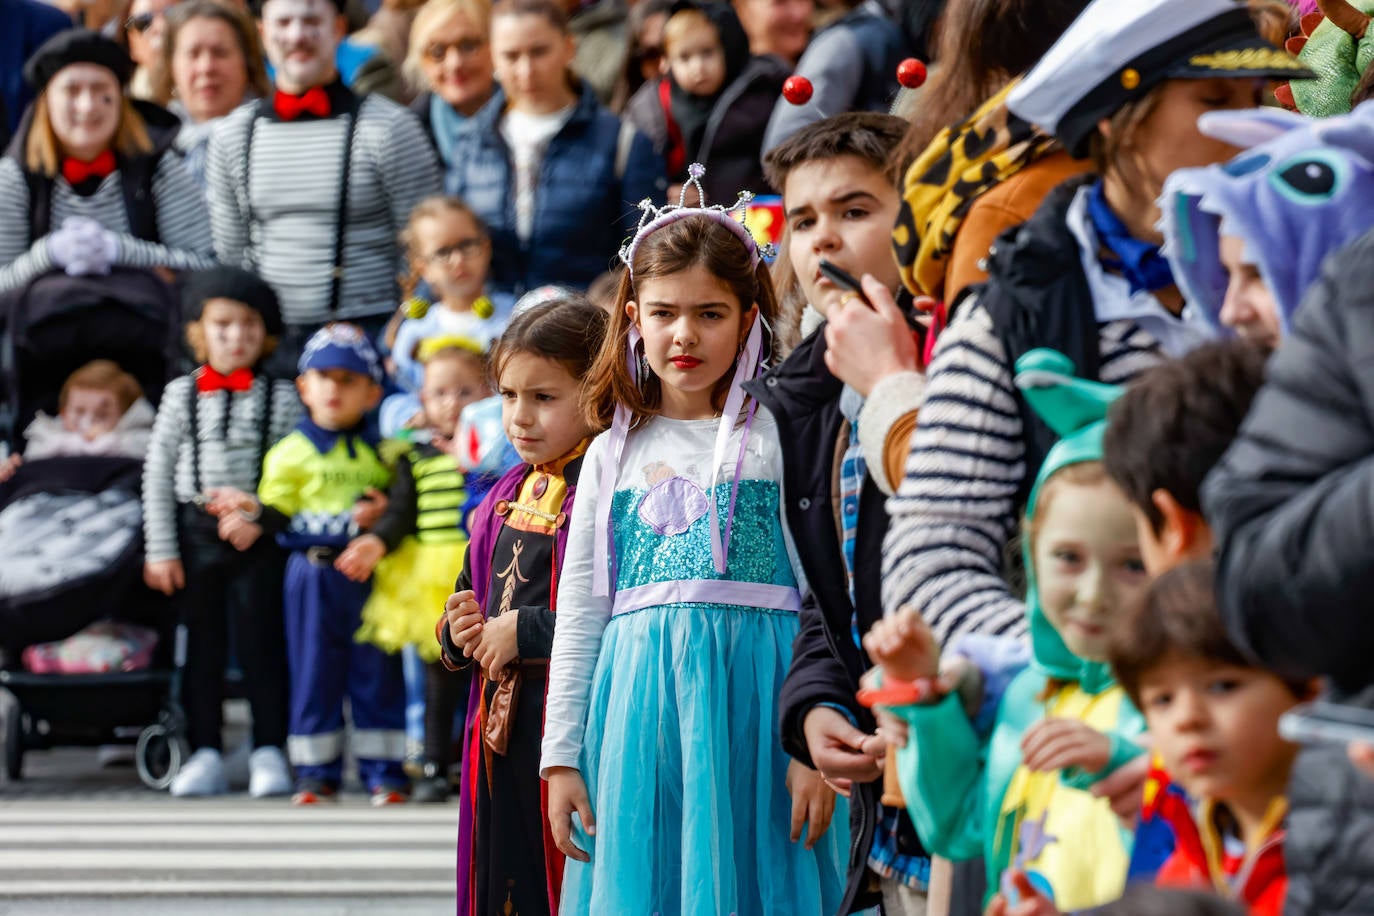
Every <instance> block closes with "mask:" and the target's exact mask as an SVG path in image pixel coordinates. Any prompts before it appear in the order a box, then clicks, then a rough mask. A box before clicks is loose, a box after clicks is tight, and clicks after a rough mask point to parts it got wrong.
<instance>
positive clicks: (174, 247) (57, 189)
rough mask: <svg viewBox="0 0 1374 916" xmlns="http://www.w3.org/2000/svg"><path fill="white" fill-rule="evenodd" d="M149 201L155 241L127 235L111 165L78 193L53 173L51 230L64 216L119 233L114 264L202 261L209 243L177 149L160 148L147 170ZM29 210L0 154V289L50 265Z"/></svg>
mask: <svg viewBox="0 0 1374 916" xmlns="http://www.w3.org/2000/svg"><path fill="white" fill-rule="evenodd" d="M153 201H154V204H155V205H156V207H157V229H158V236H159V238H160V239H161V240H162V241H161V244H158V243H154V242H148V241H144V240H143V239H140V238H136V237H134V236H133V235H132V234H130V227H129V215H128V213H127V211H126V210H125V201H124V189H123V186H122V184H121V182H120V177H119V172H118V171H115V172H111V173H110V174H109V175H107V176H106V177H105V180H104V181H102V182H101V183H100V186H99V187H98V188H97V189H96V191H95V192H94V193H93V194H91V195H89V196H82V195H80V194H77V193H76V192H75V191H73V190H72V187H71V185H69V184H67V180H66V179H65V178H63V177H62V176H61V175H59V176H57V178H55V179H54V180H53V189H52V209H51V225H52V227H53V228H54V229H57V228H59V227H60V226H61V225H62V223H63V221H65V220H66V219H67V218H69V217H73V216H85V217H89V218H91V219H93V220H95V221H96V222H98V223H100V225H102V226H104V227H105V228H106V229H109V230H110V231H112V232H117V233H120V238H119V253H118V255H117V256H116V258H115V265H116V266H120V267H170V268H172V269H173V270H197V269H200V268H203V267H208V266H209V265H210V263H211V259H212V256H213V246H212V243H211V238H210V225H209V220H208V219H207V217H206V210H205V198H204V197H202V196H201V194H200V193H199V191H198V190H197V188H196V183H195V181H193V180H192V179H191V176H190V175H189V174H188V173H187V171H186V167H185V166H184V165H183V164H182V162H181V158H180V157H179V156H176V155H174V154H172V155H169V154H164V155H163V156H162V157H161V159H159V160H158V164H157V170H156V171H155V172H154V173H153ZM31 211H32V203H31V201H30V200H29V185H28V182H27V181H25V180H24V173H23V171H22V170H21V169H20V165H19V163H18V162H17V161H16V160H15V159H13V158H11V157H9V156H5V157H3V158H0V265H3V266H0V292H4V291H6V290H11V289H17V288H18V287H20V286H23V285H24V284H25V283H27V282H29V281H30V280H32V279H33V278H35V277H38V276H41V275H42V274H44V273H47V272H48V271H50V270H52V269H54V267H55V266H56V265H54V264H53V262H52V259H51V258H50V257H49V256H48V246H47V242H46V237H44V238H40V239H36V240H33V241H31V240H30V230H29V218H30V213H31Z"/></svg>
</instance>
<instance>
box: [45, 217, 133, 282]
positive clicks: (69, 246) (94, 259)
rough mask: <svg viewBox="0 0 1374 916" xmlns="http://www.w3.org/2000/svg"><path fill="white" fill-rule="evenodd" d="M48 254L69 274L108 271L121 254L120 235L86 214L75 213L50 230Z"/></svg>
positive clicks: (103, 272) (47, 240)
mask: <svg viewBox="0 0 1374 916" xmlns="http://www.w3.org/2000/svg"><path fill="white" fill-rule="evenodd" d="M46 242H47V248H48V257H49V259H51V261H52V262H53V264H55V265H56V266H58V267H61V268H62V269H63V270H65V271H66V272H67V274H68V276H72V277H80V276H84V275H86V274H107V273H109V272H110V267H111V266H113V265H114V263H115V260H116V259H117V258H118V257H119V236H118V234H116V233H114V232H111V231H110V230H109V229H106V228H105V227H104V226H102V225H100V223H98V222H96V221H95V220H93V219H91V218H90V217H86V216H71V217H68V218H67V219H66V220H64V221H63V223H62V228H60V229H58V230H57V231H56V232H52V233H49V234H48V237H47V239H46Z"/></svg>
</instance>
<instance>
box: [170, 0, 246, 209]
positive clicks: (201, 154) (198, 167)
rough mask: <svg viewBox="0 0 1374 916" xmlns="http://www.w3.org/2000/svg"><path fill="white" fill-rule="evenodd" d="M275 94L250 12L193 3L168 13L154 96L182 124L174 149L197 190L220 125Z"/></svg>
mask: <svg viewBox="0 0 1374 916" xmlns="http://www.w3.org/2000/svg"><path fill="white" fill-rule="evenodd" d="M270 91H271V83H270V82H269V81H268V79H267V68H266V66H265V65H264V64H263V51H262V40H261V38H259V36H258V29H257V26H256V25H255V24H254V23H253V17H252V16H250V15H248V11H247V10H245V9H243V8H242V7H239V6H231V5H229V4H228V3H223V2H220V0H189V2H186V3H182V4H180V5H178V6H176V7H174V8H173V9H172V10H171V11H169V12H168V14H167V33H166V35H165V36H164V38H163V42H162V60H161V64H160V65H159V67H158V73H157V77H156V79H155V82H154V87H153V95H154V98H155V99H156V100H157V101H158V102H159V103H161V104H164V105H166V106H167V107H168V109H170V110H171V111H172V113H173V114H175V115H176V116H177V117H179V118H180V119H181V129H180V130H179V131H178V132H177V137H176V142H175V144H174V146H175V148H176V150H177V152H178V153H180V154H181V156H182V159H183V160H184V161H185V163H186V169H187V171H189V172H190V173H191V177H192V178H194V179H195V180H196V183H197V184H199V185H201V186H202V187H203V186H204V184H205V150H206V148H207V147H208V146H209V143H210V134H211V133H212V132H213V131H214V127H215V124H217V123H218V122H219V119H220V118H222V117H224V116H225V115H227V114H228V113H229V112H231V111H233V110H234V109H235V108H237V107H239V106H240V105H242V104H243V103H244V102H247V101H249V100H251V99H256V98H263V97H264V96H266V95H267V94H268V93H269V92H270Z"/></svg>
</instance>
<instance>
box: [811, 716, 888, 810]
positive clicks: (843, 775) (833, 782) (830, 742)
mask: <svg viewBox="0 0 1374 916" xmlns="http://www.w3.org/2000/svg"><path fill="white" fill-rule="evenodd" d="M802 733H803V734H805V735H806V750H807V752H808V753H809V754H810V755H811V762H812V763H814V764H815V765H816V769H817V770H819V771H820V774H821V776H822V777H823V778H824V779H825V781H826V782H827V783H829V784H830V787H831V788H833V789H834V790H835V791H836V792H838V793H839V794H841V795H843V796H845V797H846V798H848V797H849V790H850V786H851V785H852V784H853V783H855V782H873V781H874V780H875V779H877V778H878V777H879V776H881V775H882V774H883V763H882V756H881V754H879V753H876V752H878V751H881V750H883V749H885V748H886V745H885V744H883V742H882V741H881V740H875V739H874V737H873V736H872V735H866V734H864V733H863V732H861V731H859V730H858V729H857V728H855V727H854V726H853V725H850V724H849V720H848V719H846V718H845V717H844V716H843V715H841V714H840V713H839V711H838V710H835V709H833V708H831V707H829V706H814V707H812V708H811V710H810V711H809V712H808V713H807V714H806V718H804V719H802ZM866 747H867V748H868V750H870V751H874V752H875V753H866V752H865V748H866Z"/></svg>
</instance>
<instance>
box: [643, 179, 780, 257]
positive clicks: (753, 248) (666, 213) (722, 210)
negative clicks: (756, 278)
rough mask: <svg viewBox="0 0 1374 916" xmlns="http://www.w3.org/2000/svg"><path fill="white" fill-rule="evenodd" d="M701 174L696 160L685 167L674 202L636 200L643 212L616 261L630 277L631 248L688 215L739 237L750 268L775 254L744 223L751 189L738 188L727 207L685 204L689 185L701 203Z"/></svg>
mask: <svg viewBox="0 0 1374 916" xmlns="http://www.w3.org/2000/svg"><path fill="white" fill-rule="evenodd" d="M705 174H706V166H704V165H702V164H701V163H700V162H693V163H692V164H691V165H689V166H688V167H687V180H686V181H685V182H683V185H682V193H681V194H680V195H679V196H678V201H677V203H676V204H667V205H665V206H662V207H655V206H654V202H653V201H652V200H650V199H649V198H647V197H646V198H644V199H643V200H641V201H640V202H639V209H640V210H641V211H643V215H642V216H640V218H639V229H638V230H636V231H635V234H634V237H633V238H631V239H630V241H629V242H627V243H626V244H624V245H622V246H621V247H620V260H621V261H623V262H624V263H625V267H626V268H628V269H629V271H630V275H631V276H632V277H633V276H634V259H635V250H636V249H637V248H639V243H640V242H642V241H643V240H644V239H645V238H646V237H648V236H650V235H652V234H653V233H654V232H655V231H657V230H659V229H662V228H663V227H664V226H666V225H668V224H669V223H675V222H677V221H678V220H680V219H685V218H686V217H689V216H704V217H706V218H707V219H710V220H714V221H715V222H717V223H720V224H721V225H722V226H725V227H726V228H727V229H729V230H730V231H731V232H733V233H735V235H737V236H738V237H739V240H740V241H741V242H743V243H744V247H745V248H748V249H749V258H750V263H751V264H752V266H753V267H756V268H757V267H758V266H759V261H760V260H762V259H764V258H767V259H770V260H771V259H772V258H774V257H775V256H776V255H777V253H778V252H777V249H776V248H774V247H773V246H772V245H771V244H769V243H767V242H765V243H764V244H763V245H760V244H759V243H758V242H757V241H755V240H754V236H753V234H752V233H750V232H749V228H748V227H747V226H745V224H744V221H745V218H746V216H747V215H748V211H749V204H751V203H752V202H753V200H754V193H753V192H752V191H740V192H739V197H738V198H737V199H736V200H735V202H734V204H733V205H731V206H729V207H724V206H721V205H719V204H717V205H715V206H712V207H707V206H700V207H689V206H687V189H688V188H689V187H694V188H696V189H697V196H698V199H699V200H701V201H702V203H703V204H705V201H706V189H705V188H703V187H702V186H701V177H702V176H703V175H705Z"/></svg>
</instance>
